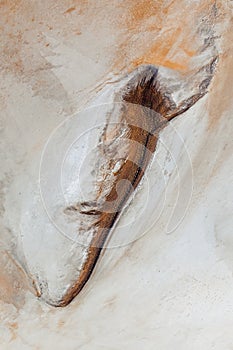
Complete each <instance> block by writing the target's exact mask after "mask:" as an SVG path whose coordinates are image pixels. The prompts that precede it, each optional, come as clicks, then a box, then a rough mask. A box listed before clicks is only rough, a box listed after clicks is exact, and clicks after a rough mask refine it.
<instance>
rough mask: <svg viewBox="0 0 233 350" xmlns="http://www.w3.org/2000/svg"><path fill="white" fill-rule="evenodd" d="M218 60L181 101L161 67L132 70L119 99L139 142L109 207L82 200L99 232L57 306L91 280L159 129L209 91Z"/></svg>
mask: <svg viewBox="0 0 233 350" xmlns="http://www.w3.org/2000/svg"><path fill="white" fill-rule="evenodd" d="M216 61H217V59H216V58H215V59H213V60H212V61H211V62H210V63H209V64H208V65H206V66H205V67H203V68H202V70H201V73H203V74H202V79H201V80H200V79H198V85H197V86H195V89H193V91H195V93H193V94H191V96H190V97H188V98H186V99H184V100H183V101H180V102H179V103H178V104H177V103H175V102H174V100H173V99H172V96H171V93H170V92H169V91H168V89H166V87H164V85H163V84H162V83H161V82H160V78H159V74H158V69H157V68H156V67H154V66H150V65H149V66H143V67H140V68H138V69H137V70H136V71H135V72H133V74H131V75H130V76H129V79H127V80H126V84H125V86H124V87H123V88H122V89H121V91H120V92H118V93H117V96H118V98H119V96H120V100H121V101H123V102H126V103H125V104H124V107H123V108H122V110H121V120H122V121H124V122H126V123H127V126H128V130H129V131H128V134H127V137H128V139H129V140H130V141H136V143H132V146H131V147H129V150H128V152H129V154H128V155H129V156H128V157H127V159H125V161H124V162H123V164H122V165H121V167H120V169H119V170H118V171H117V176H116V178H115V181H114V183H113V184H112V187H111V189H110V191H109V193H108V195H107V196H106V198H105V203H106V204H107V206H106V208H107V209H106V210H105V203H104V204H103V205H102V206H101V210H99V209H98V208H97V209H96V207H94V206H93V203H86V202H85V203H83V207H84V208H85V210H83V211H82V212H81V213H82V214H86V215H95V216H96V217H97V219H96V222H95V226H96V233H95V234H94V236H93V239H92V241H91V244H90V247H89V249H88V256H87V258H86V261H85V262H84V264H83V268H82V271H81V272H80V275H79V277H78V279H77V281H76V282H75V283H74V284H73V285H72V286H71V287H70V288H69V289H68V290H67V291H66V293H65V295H64V297H63V298H62V300H60V302H59V303H56V305H55V306H66V305H68V304H69V303H70V302H71V301H72V299H73V298H74V297H75V296H77V294H78V293H79V292H80V291H81V290H82V288H83V287H84V285H85V284H86V282H87V281H88V280H89V278H90V276H91V274H92V272H93V270H94V268H95V265H96V263H97V261H98V259H99V257H100V253H101V250H102V249H103V246H104V244H105V243H106V240H107V238H108V237H109V235H110V232H111V229H112V228H113V226H114V223H115V222H116V220H117V218H118V217H119V214H120V213H121V211H122V209H123V208H124V206H125V204H126V203H127V201H128V200H129V198H130V196H131V194H132V189H133V190H135V189H136V187H137V186H138V184H139V183H140V181H141V179H142V177H143V175H144V172H145V170H146V168H147V166H148V164H149V162H150V160H151V155H152V154H153V152H154V151H155V149H156V145H157V141H158V137H159V133H160V131H161V130H162V129H163V128H164V127H166V125H167V124H168V123H169V121H170V120H172V119H173V118H175V117H176V116H178V115H180V114H182V113H184V112H185V111H186V110H188V109H189V108H190V107H191V106H193V105H194V104H195V103H196V102H197V101H198V100H199V99H200V98H201V97H203V96H204V95H205V94H206V93H207V91H208V90H207V88H208V86H209V84H210V81H211V79H212V76H213V72H214V68H215V65H216ZM191 79H192V77H191ZM134 106H135V107H137V108H134ZM129 144H130V143H129ZM135 144H136V145H138V147H137V146H135ZM140 145H142V146H143V147H140ZM147 150H148V152H147ZM121 180H127V181H125V182H124V184H123V186H120V189H119V188H117V184H118V183H119V181H121ZM70 209H72V208H70ZM109 209H110V210H109ZM75 210H76V209H75Z"/></svg>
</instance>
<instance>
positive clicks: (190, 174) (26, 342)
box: [0, 0, 233, 350]
mask: <svg viewBox="0 0 233 350" xmlns="http://www.w3.org/2000/svg"><path fill="white" fill-rule="evenodd" d="M217 9H218V12H217ZM0 11H1V13H2V14H3V16H1V27H2V29H3V30H2V33H3V34H1V44H2V46H3V50H2V53H3V54H2V55H1V66H2V71H1V95H0V101H1V149H3V152H1V153H2V154H1V164H2V167H1V169H2V171H1V185H2V186H1V207H0V211H1V216H2V220H1V226H0V227H1V233H0V235H1V236H0V249H1V259H0V264H1V272H0V298H1V302H0V320H1V323H0V340H1V347H2V348H3V349H4V350H5V349H50V348H51V347H53V346H56V348H57V349H68V350H69V349H72V350H73V349H77V348H78V349H79V348H81V349H121V348H126V349H141V348H146V349H154V348H155V347H156V348H157V349H159V350H160V349H161V350H167V349H170V348H171V347H172V348H175V349H187V348H188V349H193V350H194V349H195V350H196V349H199V348H200V349H206V350H208V349H217V350H220V349H221V350H222V349H231V348H232V346H233V336H232V322H233V292H232V291H233V278H232V269H233V258H232V251H233V243H232V242H233V241H232V238H231V236H232V212H233V205H232V190H233V188H232V183H233V171H232V169H233V160H232V146H233V138H232V134H233V122H232V112H233V102H232V93H233V91H232V82H231V76H232V71H233V67H232V66H233V64H232V62H233V60H232V57H233V52H232V33H231V28H232V4H231V1H224V2H220V1H219V2H217V3H216V6H215V7H213V1H187V0H186V1H179V2H178V1H164V2H160V1H156V2H153V1H149V2H147V4H146V5H145V4H144V3H143V1H138V2H137V1H136V2H134V1H124V2H121V1H113V2H110V3H109V2H106V3H105V1H101V2H96V1H95V2H87V3H86V2H85V1H81V2H80V3H79V4H78V5H77V4H75V3H70V2H68V1H62V2H60V3H59V4H58V3H57V4H54V2H45V1H42V2H38V3H29V2H26V1H16V2H14V4H11V3H8V2H7V1H6V2H3V3H2V4H1V9H0ZM200 23H203V24H202V30H199V32H198V28H200ZM208 30H209V31H210V30H211V31H213V33H214V37H216V39H215V45H216V50H217V52H218V53H219V64H218V67H217V71H216V74H215V77H214V80H213V82H212V84H211V87H210V92H209V94H208V95H207V96H205V97H204V98H203V99H202V100H200V101H199V102H198V103H197V104H196V105H195V106H194V107H193V108H191V109H190V110H189V111H188V112H186V113H185V114H184V115H183V116H182V117H179V118H178V119H176V120H175V121H174V122H172V125H170V126H169V127H168V128H166V129H165V130H164V132H163V133H162V135H161V141H162V142H161V144H160V145H159V147H158V149H157V151H156V159H157V162H154V163H153V164H152V165H151V168H150V169H149V171H148V174H147V176H148V182H146V181H145V182H144V183H143V185H142V186H141V188H140V189H139V191H138V192H137V194H136V196H135V198H134V202H133V205H131V206H130V207H129V208H128V209H127V211H126V212H125V214H124V216H123V217H122V218H121V220H120V222H119V223H118V226H117V228H116V230H119V232H120V228H121V227H124V225H127V224H129V226H128V227H129V228H128V230H129V233H130V232H134V230H138V232H139V233H141V234H143V233H144V231H147V232H145V235H143V237H141V238H140V239H139V240H137V241H136V242H134V243H133V244H130V245H127V246H125V247H121V248H118V249H110V250H106V251H105V253H104V254H103V257H102V259H101V260H100V261H99V264H98V266H97V269H96V270H95V273H94V274H93V276H92V277H91V280H90V281H89V283H88V284H87V285H86V287H85V289H84V290H83V291H82V292H81V294H80V295H79V296H78V297H77V298H76V299H75V300H74V302H73V303H72V304H71V305H69V306H68V307H67V308H65V309H55V308H53V307H50V306H48V305H46V304H45V303H44V302H43V301H41V300H38V299H37V298H36V296H35V295H34V294H35V292H34V289H33V288H32V287H31V279H32V278H34V277H35V276H31V275H30V273H31V272H33V273H34V271H35V270H34V271H30V264H31V262H35V261H36V267H37V268H38V271H39V272H40V271H41V269H42V267H41V266H44V268H45V269H46V266H47V267H48V270H49V271H50V274H49V275H48V276H49V280H51V279H53V278H54V283H56V281H57V279H56V278H55V277H56V276H55V275H54V272H55V271H57V270H58V267H59V263H60V264H61V266H60V272H61V273H65V274H68V273H69V272H70V269H69V266H63V264H64V261H65V260H60V259H59V257H60V256H62V257H63V258H64V257H65V255H66V254H67V255H69V254H70V246H69V244H70V243H69V242H68V241H67V239H66V238H65V237H63V236H62V235H59V236H56V235H55V236H52V235H53V234H54V233H53V232H50V231H49V229H48V223H47V222H46V220H48V219H46V215H45V213H44V212H43V210H42V209H43V208H42V209H41V212H40V211H38V210H33V208H35V206H34V202H36V201H38V200H40V196H39V194H38V193H37V192H36V191H34V190H33V184H34V183H35V182H36V181H37V179H38V172H39V166H40V159H41V153H42V150H43V147H44V145H45V143H46V141H47V140H48V137H49V136H50V135H51V132H53V130H54V129H55V128H56V127H57V126H58V125H59V123H61V122H62V121H63V120H64V119H65V118H67V117H69V116H70V115H71V114H73V113H75V112H77V110H79V109H80V110H81V109H82V108H83V106H84V105H86V104H87V103H88V102H89V101H93V100H94V99H95V98H96V93H97V92H99V91H100V90H101V89H102V88H106V86H107V85H108V83H109V82H114V81H116V80H117V79H118V78H121V77H122V76H124V74H125V73H126V72H129V71H131V70H132V69H133V68H134V67H135V66H137V65H140V64H143V63H151V64H156V65H161V66H164V67H166V68H170V69H174V70H176V71H177V72H179V73H180V74H183V75H185V74H187V72H189V70H190V69H193V67H195V66H196V65H198V64H200V61H201V57H200V54H199V53H198V50H199V49H200V47H201V45H202V43H203V37H202V35H206V36H208V35H210V32H208ZM203 33H204V34H203ZM211 52H212V51H211ZM197 53H198V54H197ZM205 58H206V57H203V59H205ZM110 86H111V84H110ZM181 140H183V141H181ZM183 145H185V147H186V149H184V147H183ZM169 150H171V152H172V156H175V160H176V161H175V162H174V161H172V159H171V155H169ZM189 156H190V162H189ZM158 165H159V166H158ZM159 167H160V168H162V172H159V170H158V169H159ZM175 167H177V169H178V171H177V169H175ZM178 174H179V176H180V177H178V176H177V175H178ZM190 179H191V180H190ZM148 184H149V190H150V191H149V192H150V193H149V197H147V192H148ZM190 184H191V186H192V187H193V191H192V197H191V201H190V204H189V206H188V208H187V212H186V211H184V208H182V206H181V208H179V207H176V206H175V205H174V204H175V203H176V200H177V195H178V194H179V193H181V195H182V193H184V192H183V191H184V188H185V186H186V187H188V188H190ZM157 188H159V189H160V193H159V194H160V196H159V195H158V191H157ZM165 189H166V196H165ZM156 196H157V197H156ZM161 198H162V201H161ZM144 200H145V201H146V205H147V207H146V208H147V212H145V210H144V205H142V201H143V204H144ZM181 202H182V201H181ZM174 207H175V208H177V210H178V213H179V210H180V211H181V213H183V212H184V214H185V215H183V216H184V218H183V220H182V222H178V223H177V224H178V225H172V227H173V228H174V229H173V230H172V231H171V232H170V233H169V234H168V231H169V229H168V222H169V218H170V217H171V214H172V211H173V209H174ZM36 208H37V207H36ZM160 209H163V210H162V212H161V215H160V216H159V215H157V212H160ZM143 210H144V211H143ZM141 211H142V215H138V213H139V214H140V212H141ZM154 216H155V218H156V222H155V223H154ZM178 216H179V215H178ZM35 218H37V220H35ZM33 223H34V225H35V227H33ZM151 223H152V224H153V225H151ZM38 224H40V225H41V226H39V230H38ZM126 227H127V226H126ZM36 230H38V232H41V235H39V234H37V235H35V232H36ZM25 235H26V237H28V239H27V240H25ZM27 235H28V236H27ZM113 240H114V236H113ZM58 241H59V243H58ZM25 242H26V243H25ZM27 244H28V245H27ZM74 248H75V247H73V249H74ZM74 251H75V249H74ZM76 253H77V252H76ZM40 254H41V255H40ZM40 256H41V257H42V258H38V257H40ZM78 258H79V257H78V255H77V259H78ZM64 259H65V258H64ZM14 260H15V263H14ZM40 261H41V264H40ZM25 271H26V272H27V274H26V273H25ZM46 271H47V270H46ZM71 274H72V273H71Z"/></svg>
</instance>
